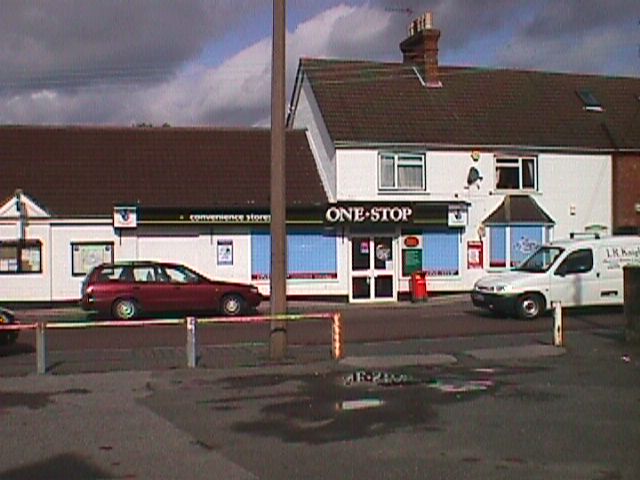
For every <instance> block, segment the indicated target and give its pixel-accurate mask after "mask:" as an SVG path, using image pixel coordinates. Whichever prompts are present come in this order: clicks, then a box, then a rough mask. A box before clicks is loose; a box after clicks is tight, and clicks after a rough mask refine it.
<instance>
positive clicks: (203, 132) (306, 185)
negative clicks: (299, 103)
mask: <svg viewBox="0 0 640 480" xmlns="http://www.w3.org/2000/svg"><path fill="white" fill-rule="evenodd" d="M270 156H271V132H270V130H268V129H215V128H115V127H114V128H111V127H95V128H94V127H0V200H3V199H7V198H9V197H11V196H13V195H14V192H15V190H16V189H21V190H22V191H23V192H24V193H25V194H26V195H28V196H29V197H31V198H33V199H34V200H35V201H36V202H37V203H38V204H39V205H41V206H43V207H44V208H45V209H47V210H48V211H49V212H50V213H51V214H52V215H54V216H57V217H80V216H94V215H97V216H110V215H112V214H113V206H114V205H115V204H133V205H135V204H139V205H140V206H142V207H152V208H194V209H195V208H198V209H214V208H246V209H256V210H257V209H267V210H268V209H269V204H270V200H269V199H270V196H269V191H270V165H271V159H270ZM286 195H287V206H288V208H296V207H300V208H309V207H313V206H317V205H324V204H326V203H327V197H326V194H325V192H324V189H323V187H322V184H321V180H320V178H319V176H318V172H317V169H316V166H315V161H314V158H313V155H312V153H311V150H310V148H309V144H308V141H307V138H306V134H305V132H304V131H301V130H297V131H293V130H290V131H288V132H287V135H286Z"/></svg>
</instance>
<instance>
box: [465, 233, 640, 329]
mask: <svg viewBox="0 0 640 480" xmlns="http://www.w3.org/2000/svg"><path fill="white" fill-rule="evenodd" d="M632 263H635V264H640V237H639V236H613V237H599V236H598V235H593V234H591V238H588V239H587V238H583V239H577V238H575V237H574V238H572V239H570V240H564V241H557V242H551V243H547V244H545V245H542V246H540V247H538V249H537V250H536V251H535V252H533V253H532V254H531V255H530V256H529V257H527V258H526V259H525V260H524V261H523V262H522V263H521V264H520V265H519V266H517V267H515V268H513V269H511V270H509V271H508V272H505V273H496V274H489V275H487V276H485V277H483V278H481V279H480V280H478V281H477V282H476V283H475V285H474V286H473V291H472V292H471V300H472V301H473V304H474V305H475V306H476V307H481V308H487V309H490V310H493V311H498V312H503V313H508V314H512V313H515V314H516V315H518V316H519V317H520V318H524V319H533V318H536V317H538V316H539V315H540V314H541V313H543V312H545V311H546V310H549V309H551V307H552V302H561V305H562V306H563V307H577V306H587V305H622V304H623V302H624V290H623V284H624V282H623V270H622V267H624V266H625V265H628V264H632Z"/></svg>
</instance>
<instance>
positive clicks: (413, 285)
mask: <svg viewBox="0 0 640 480" xmlns="http://www.w3.org/2000/svg"><path fill="white" fill-rule="evenodd" d="M409 290H410V292H411V301H412V302H424V301H426V300H427V273H426V272H421V271H417V272H413V273H412V274H411V280H410V281H409Z"/></svg>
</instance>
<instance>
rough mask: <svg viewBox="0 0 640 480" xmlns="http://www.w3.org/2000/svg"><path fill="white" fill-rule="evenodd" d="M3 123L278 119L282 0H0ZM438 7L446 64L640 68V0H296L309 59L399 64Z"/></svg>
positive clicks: (291, 67) (292, 9) (293, 48)
mask: <svg viewBox="0 0 640 480" xmlns="http://www.w3.org/2000/svg"><path fill="white" fill-rule="evenodd" d="M0 8H1V9H2V15H0V65H2V68H0V125H7V124H10V125H14V124H22V125H110V126H111V125H117V126H132V125H140V124H151V125H154V126H161V125H164V124H169V125H171V126H221V127H222V126H225V127H226V126H229V127H236V126H240V127H242V126H269V123H270V119H269V117H270V111H271V106H270V102H271V100H270V93H271V45H272V39H271V34H272V15H273V3H272V0H0ZM426 11H431V12H433V18H434V27H435V28H438V29H439V30H440V31H441V32H442V33H441V37H440V44H439V49H440V53H439V55H440V57H439V62H440V64H441V65H467V66H480V67H486V68H515V69H529V70H546V71H558V72H571V73H587V74H598V75H615V76H634V77H640V2H638V1H637V0H482V1H480V0H423V1H419V0H405V1H403V0H397V1H385V0H368V1H365V0H287V2H286V17H287V33H286V43H287V49H286V70H287V72H286V76H287V86H286V96H287V98H290V96H291V91H292V88H293V82H294V79H295V74H296V70H297V66H298V61H299V59H300V58H301V57H313V58H337V59H357V60H373V61H384V62H401V61H402V54H401V52H400V49H399V44H400V42H401V41H402V40H404V39H405V38H406V37H407V29H408V26H409V24H410V22H411V20H413V19H414V18H416V17H418V16H420V15H421V14H423V13H424V12H426Z"/></svg>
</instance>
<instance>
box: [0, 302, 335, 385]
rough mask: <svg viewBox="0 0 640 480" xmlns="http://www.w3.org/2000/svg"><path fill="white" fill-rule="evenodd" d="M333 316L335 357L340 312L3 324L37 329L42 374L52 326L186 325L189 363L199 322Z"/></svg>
mask: <svg viewBox="0 0 640 480" xmlns="http://www.w3.org/2000/svg"><path fill="white" fill-rule="evenodd" d="M314 319H320V320H331V355H332V358H333V359H335V360H339V359H341V358H342V357H343V356H344V350H343V337H342V317H341V316H340V313H306V314H282V315H265V316H253V317H233V318H229V317H212V318H200V319H198V318H196V317H186V318H184V319H150V320H118V321H114V320H106V321H92V322H55V323H49V322H46V321H38V322H34V323H14V324H1V325H0V332H1V331H20V330H35V332H36V371H37V373H39V374H45V373H47V365H48V363H47V341H46V332H47V330H50V329H80V328H102V327H108V328H112V327H141V326H172V325H173V326H176V325H181V324H183V325H185V326H186V336H187V338H186V357H187V358H186V360H187V367H189V368H195V367H196V366H197V356H198V342H197V331H198V326H199V325H213V324H238V323H266V322H271V321H273V320H276V321H286V322H294V321H302V320H314Z"/></svg>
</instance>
